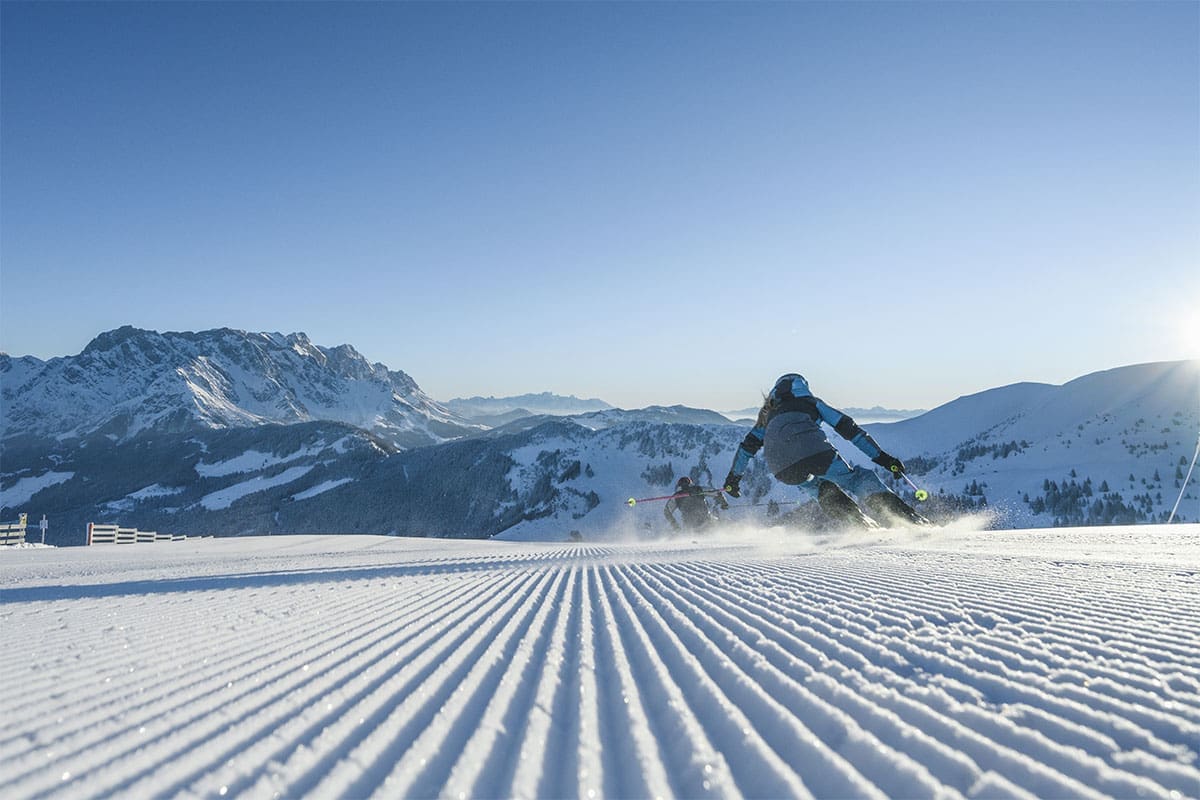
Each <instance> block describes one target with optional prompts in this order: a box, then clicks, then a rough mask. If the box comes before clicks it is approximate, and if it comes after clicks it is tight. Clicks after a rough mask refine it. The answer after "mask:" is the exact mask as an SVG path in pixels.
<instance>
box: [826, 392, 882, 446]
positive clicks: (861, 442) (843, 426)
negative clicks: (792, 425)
mask: <svg viewBox="0 0 1200 800" xmlns="http://www.w3.org/2000/svg"><path fill="white" fill-rule="evenodd" d="M813 399H814V400H816V403H817V412H818V413H819V414H820V415H821V419H822V420H824V421H825V422H826V423H827V424H828V425H829V427H831V428H833V429H834V431H836V432H837V434H838V436H841V437H842V438H843V439H845V440H846V441H848V442H850V444H852V445H854V446H855V447H857V448H858V449H859V450H862V451H863V453H864V454H865V455H866V456H867V458H869V459H871V460H872V461H874V460H875V459H876V458H879V456H880V454H881V453H883V449H882V448H881V447H880V446H879V445H878V444H876V443H875V440H874V439H872V438H871V434H869V433H867V432H866V431H864V430H863V429H862V428H860V427H859V426H858V423H857V422H855V421H854V420H853V419H851V418H850V417H849V416H847V415H846V414H843V413H842V412H841V411H838V410H837V409H836V408H834V407H832V406H830V405H827V404H826V403H825V401H824V400H819V399H817V398H815V397H814V398H813Z"/></svg>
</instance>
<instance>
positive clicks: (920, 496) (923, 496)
mask: <svg viewBox="0 0 1200 800" xmlns="http://www.w3.org/2000/svg"><path fill="white" fill-rule="evenodd" d="M892 474H893V475H897V476H899V477H901V478H904V481H905V483H907V484H908V485H909V486H911V487H912V489H913V492H914V494H915V496H916V498H917V500H918V501H919V502H922V503H923V502H925V501H926V500H928V499H929V492H927V491H925V490H924V489H921V488H918V487H917V485H916V484H915V483H913V482H912V478H910V477H908V476H907V475H905V474H904V473H903V472H901V471H900V468H899V467H892Z"/></svg>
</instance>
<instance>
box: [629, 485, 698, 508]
mask: <svg viewBox="0 0 1200 800" xmlns="http://www.w3.org/2000/svg"><path fill="white" fill-rule="evenodd" d="M721 493H722V490H721V489H709V490H708V491H707V492H695V493H692V492H680V493H678V494H664V495H663V496H662V497H631V498H629V499H628V500H626V501H625V504H626V505H628V506H635V505H637V504H638V503H649V502H650V501H651V500H675V499H677V498H680V497H693V496H695V495H715V494H721Z"/></svg>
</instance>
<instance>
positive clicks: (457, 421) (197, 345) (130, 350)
mask: <svg viewBox="0 0 1200 800" xmlns="http://www.w3.org/2000/svg"><path fill="white" fill-rule="evenodd" d="M0 392H2V399H3V409H2V410H0V439H7V438H10V437H13V436H18V435H33V436H50V437H57V438H59V439H66V438H71V437H81V436H87V435H90V434H94V433H98V432H99V433H103V434H106V435H110V436H111V437H114V438H116V439H119V440H128V439H130V438H131V437H133V436H136V435H137V434H138V433H140V432H142V431H148V430H153V431H168V432H182V431H187V430H192V429H196V428H200V429H224V428H236V427H254V426H258V425H265V424H293V423H297V422H312V421H318V420H322V421H331V422H343V423H347V424H349V425H353V426H355V427H357V428H362V429H363V430H366V431H369V432H371V433H373V434H375V435H377V436H380V437H382V438H384V439H385V440H387V441H389V442H390V443H392V444H393V445H394V446H396V447H412V446H419V445H428V444H436V443H438V442H442V441H445V440H447V439H451V438H455V437H458V436H462V435H464V434H466V433H469V432H471V427H470V425H469V423H467V422H466V421H465V420H463V419H461V418H459V417H457V416H456V415H455V414H453V413H452V412H451V411H450V410H449V409H447V408H445V407H444V406H442V405H440V404H438V403H437V402H435V401H434V400H432V399H431V398H430V397H428V396H427V395H426V394H425V393H424V392H422V391H421V389H420V387H419V386H417V384H416V382H415V381H414V380H413V379H412V378H410V377H409V376H408V375H406V374H405V373H403V372H399V371H394V370H389V369H388V368H387V367H386V366H384V365H383V364H378V363H376V364H372V363H370V362H368V361H367V359H365V358H364V357H363V356H362V355H361V354H360V353H359V352H358V351H357V350H355V349H354V348H353V347H350V346H349V345H341V346H338V347H332V348H327V347H321V346H318V345H316V344H313V343H312V342H311V341H309V339H308V337H307V336H305V335H304V334H303V333H293V334H290V335H287V336H284V335H282V334H279V333H247V332H245V331H238V330H231V329H228V328H222V329H218V330H210V331H202V332H199V333H157V332H155V331H147V330H140V329H137V328H133V327H129V326H126V327H123V328H119V329H117V330H114V331H109V332H107V333H103V334H101V335H99V336H97V337H96V338H95V339H94V340H93V341H92V342H91V343H90V344H88V346H87V347H86V348H84V350H83V352H82V353H80V354H79V355H77V356H70V357H65V358H54V359H51V360H49V361H41V360H39V359H36V358H31V357H23V358H11V357H10V356H8V355H4V354H0Z"/></svg>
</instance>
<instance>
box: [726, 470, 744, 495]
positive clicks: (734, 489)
mask: <svg viewBox="0 0 1200 800" xmlns="http://www.w3.org/2000/svg"><path fill="white" fill-rule="evenodd" d="M741 483H742V477H741V476H740V475H734V474H733V473H732V472H731V473H729V474H728V475H726V476H725V491H726V492H728V493H729V495H730V496H731V497H741V496H742V487H741Z"/></svg>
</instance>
